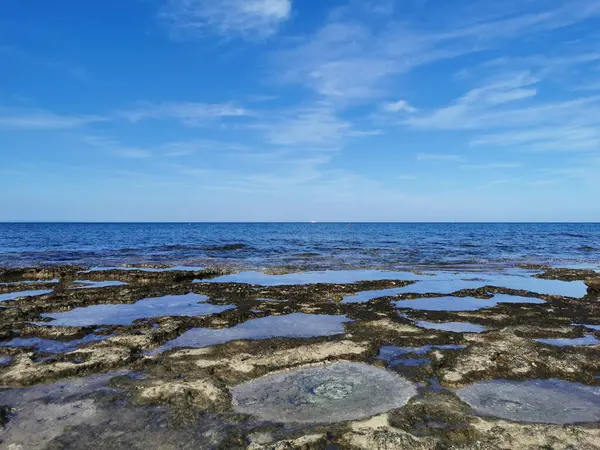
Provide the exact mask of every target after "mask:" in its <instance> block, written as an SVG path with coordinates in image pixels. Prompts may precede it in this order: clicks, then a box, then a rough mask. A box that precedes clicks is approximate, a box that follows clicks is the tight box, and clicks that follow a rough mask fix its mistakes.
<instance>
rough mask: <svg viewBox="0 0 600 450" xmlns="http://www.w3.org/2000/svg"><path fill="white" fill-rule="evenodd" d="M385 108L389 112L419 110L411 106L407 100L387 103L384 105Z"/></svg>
mask: <svg viewBox="0 0 600 450" xmlns="http://www.w3.org/2000/svg"><path fill="white" fill-rule="evenodd" d="M383 110H384V111H386V112H389V113H397V112H401V111H402V112H407V113H413V112H415V111H416V110H417V108H415V107H414V106H411V105H410V103H408V102H407V101H406V100H398V101H397V102H392V103H386V104H384V105H383Z"/></svg>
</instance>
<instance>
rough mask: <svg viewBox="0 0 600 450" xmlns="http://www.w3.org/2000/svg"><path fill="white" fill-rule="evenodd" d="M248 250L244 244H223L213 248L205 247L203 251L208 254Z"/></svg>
mask: <svg viewBox="0 0 600 450" xmlns="http://www.w3.org/2000/svg"><path fill="white" fill-rule="evenodd" d="M245 248H248V245H246V244H239V243H238V244H225V245H217V246H214V247H205V248H204V250H207V251H210V252H222V251H232V250H243V249H245Z"/></svg>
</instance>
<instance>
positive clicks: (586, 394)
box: [456, 380, 600, 424]
mask: <svg viewBox="0 0 600 450" xmlns="http://www.w3.org/2000/svg"><path fill="white" fill-rule="evenodd" d="M456 393H457V394H458V396H459V397H460V398H461V399H462V400H463V401H464V402H466V403H468V404H469V405H470V406H471V407H472V408H473V409H475V411H477V412H478V413H480V414H483V415H489V416H495V417H500V418H502V419H507V420H514V421H519V422H529V423H551V424H568V423H584V422H600V388H598V387H592V386H585V385H583V384H578V383H569V382H567V381H561V380H529V381H525V382H520V383H517V382H510V381H490V382H486V383H478V384H474V385H472V386H468V387H466V388H463V389H459V390H457V391H456Z"/></svg>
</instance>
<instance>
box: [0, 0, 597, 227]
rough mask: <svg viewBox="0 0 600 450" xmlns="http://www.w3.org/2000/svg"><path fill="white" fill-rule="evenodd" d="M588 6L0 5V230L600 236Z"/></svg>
mask: <svg viewBox="0 0 600 450" xmlns="http://www.w3.org/2000/svg"><path fill="white" fill-rule="evenodd" d="M599 199H600V0H469V1H465V0H396V1H394V0H360V1H359V0H219V1H216V0H127V1H123V0H104V1H96V0H89V1H81V0H54V1H40V0H38V1H34V0H2V1H0V221H13V220H24V221H62V220H65V221H184V222H188V221H308V220H317V221H400V222H406V221H600V201H599Z"/></svg>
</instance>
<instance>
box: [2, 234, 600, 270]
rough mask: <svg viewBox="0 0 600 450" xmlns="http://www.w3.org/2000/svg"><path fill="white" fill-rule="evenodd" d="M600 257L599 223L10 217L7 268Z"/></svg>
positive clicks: (570, 261)
mask: <svg viewBox="0 0 600 450" xmlns="http://www.w3.org/2000/svg"><path fill="white" fill-rule="evenodd" d="M142 263H145V264H148V263H160V264H180V265H196V266H198V265H200V266H202V265H207V264H231V263H233V264H237V265H243V266H247V267H269V266H271V267H273V266H297V267H310V268H312V269H335V268H343V267H370V268H391V267H416V266H432V265H433V266H435V265H441V266H444V265H451V266H454V265H456V266H469V265H474V266H477V265H491V264H499V265H502V264H516V263H551V264H559V265H560V264H562V265H572V266H586V265H592V266H596V267H597V265H598V264H599V263H600V224H597V223H570V224H566V223H560V224H551V223H536V224H530V223H527V224H520V223H510V224H505V223H486V224H471V223H353V224H346V223H315V224H312V223H191V224H188V223H183V224H182V223H0V266H32V265H52V264H81V265H87V266H104V267H106V266H118V265H122V264H142Z"/></svg>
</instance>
